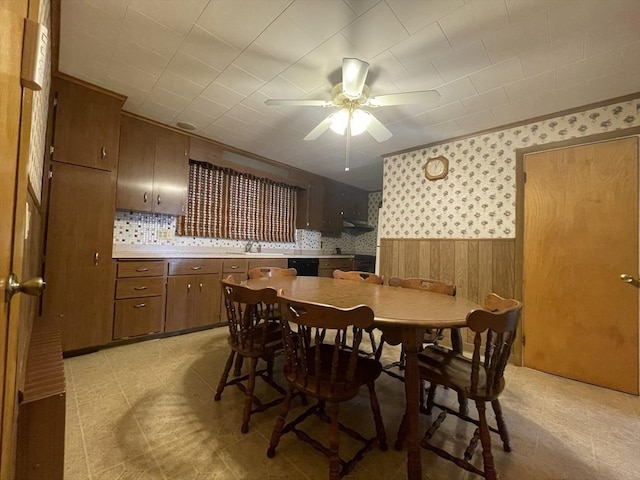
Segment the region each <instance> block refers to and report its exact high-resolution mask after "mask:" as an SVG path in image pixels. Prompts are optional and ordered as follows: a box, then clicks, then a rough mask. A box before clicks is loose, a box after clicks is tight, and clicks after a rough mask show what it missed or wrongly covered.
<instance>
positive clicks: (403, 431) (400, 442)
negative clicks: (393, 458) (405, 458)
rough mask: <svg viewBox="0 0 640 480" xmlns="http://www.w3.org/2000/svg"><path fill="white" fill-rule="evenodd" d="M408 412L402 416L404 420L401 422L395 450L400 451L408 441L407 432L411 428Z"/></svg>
mask: <svg viewBox="0 0 640 480" xmlns="http://www.w3.org/2000/svg"><path fill="white" fill-rule="evenodd" d="M408 418H409V417H408V416H407V412H405V413H404V415H402V420H401V421H400V426H399V427H398V434H397V435H396V444H395V449H396V450H398V451H400V450H402V447H403V446H404V441H405V440H406V439H407V430H408V428H409V420H408Z"/></svg>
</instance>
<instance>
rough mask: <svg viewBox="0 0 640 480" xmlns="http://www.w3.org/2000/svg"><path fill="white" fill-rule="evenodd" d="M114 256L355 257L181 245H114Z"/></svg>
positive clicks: (305, 251)
mask: <svg viewBox="0 0 640 480" xmlns="http://www.w3.org/2000/svg"><path fill="white" fill-rule="evenodd" d="M111 256H112V258H122V259H132V258H140V259H145V258H305V257H307V258H353V255H336V254H335V253H334V254H332V253H328V252H324V251H322V250H294V249H289V250H264V251H262V252H261V253H245V252H244V251H242V250H241V249H234V248H219V247H190V246H181V245H118V244H114V245H113V250H112V255H111Z"/></svg>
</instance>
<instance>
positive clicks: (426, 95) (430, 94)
mask: <svg viewBox="0 0 640 480" xmlns="http://www.w3.org/2000/svg"><path fill="white" fill-rule="evenodd" d="M438 100H440V94H439V93H438V92H437V91H436V90H422V91H417V92H405V93H391V94H389V95H379V96H377V97H373V98H370V99H369V101H368V102H367V105H370V106H372V107H385V106H387V105H409V104H421V103H422V104H430V103H436V102H437V101H438Z"/></svg>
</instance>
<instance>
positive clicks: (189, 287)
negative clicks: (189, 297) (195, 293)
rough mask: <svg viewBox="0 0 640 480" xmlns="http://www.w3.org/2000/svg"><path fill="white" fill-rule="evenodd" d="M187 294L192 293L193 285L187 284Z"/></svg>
mask: <svg viewBox="0 0 640 480" xmlns="http://www.w3.org/2000/svg"><path fill="white" fill-rule="evenodd" d="M187 293H191V284H190V283H187Z"/></svg>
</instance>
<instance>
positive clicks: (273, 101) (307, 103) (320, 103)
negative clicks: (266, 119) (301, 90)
mask: <svg viewBox="0 0 640 480" xmlns="http://www.w3.org/2000/svg"><path fill="white" fill-rule="evenodd" d="M264 103H265V105H286V106H290V107H296V106H304V107H330V106H331V105H332V102H331V100H304V99H301V100H294V99H277V98H270V99H268V100H265V101H264Z"/></svg>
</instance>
